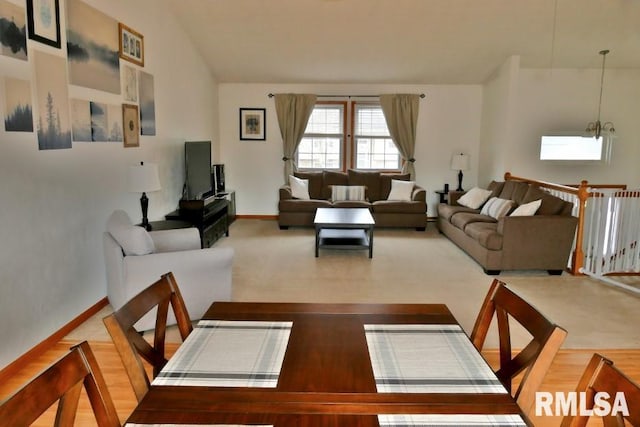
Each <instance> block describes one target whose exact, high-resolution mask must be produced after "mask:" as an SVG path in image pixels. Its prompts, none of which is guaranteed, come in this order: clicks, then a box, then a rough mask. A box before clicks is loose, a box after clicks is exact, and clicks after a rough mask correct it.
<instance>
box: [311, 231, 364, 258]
mask: <svg viewBox="0 0 640 427" xmlns="http://www.w3.org/2000/svg"><path fill="white" fill-rule="evenodd" d="M321 248H327V249H369V258H371V252H372V251H371V249H372V247H371V240H370V239H369V235H368V234H367V231H366V230H363V229H344V228H323V229H321V230H320V231H319V233H318V239H317V245H316V257H318V250H319V249H321Z"/></svg>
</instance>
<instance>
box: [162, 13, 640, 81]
mask: <svg viewBox="0 0 640 427" xmlns="http://www.w3.org/2000/svg"><path fill="white" fill-rule="evenodd" d="M162 1H165V2H167V3H168V4H169V7H170V8H171V10H172V12H173V13H174V14H175V15H176V17H177V18H178V20H179V22H180V23H181V24H182V25H183V27H184V28H185V31H186V32H187V33H188V34H189V36H190V37H191V38H192V40H193V43H194V44H195V46H196V48H197V49H198V51H199V52H200V53H201V54H202V56H203V57H204V59H205V61H206V62H207V64H208V65H209V67H210V68H211V71H212V73H213V74H214V75H215V76H216V78H217V79H218V81H220V82H256V83H258V82H259V83H397V84H402V83H416V84H417V83H420V84H465V83H469V84H475V83H482V82H483V81H485V80H486V79H487V77H489V76H490V75H491V73H492V72H493V71H494V70H495V69H496V68H497V67H498V66H500V65H501V64H502V63H503V62H504V61H505V60H506V59H507V58H508V57H509V56H511V55H519V56H520V63H521V66H522V67H524V68H549V67H552V68H600V67H601V64H602V57H601V56H600V55H599V54H598V52H599V51H600V50H602V49H610V50H611V53H610V54H609V55H608V56H607V68H635V69H640V1H639V0H162Z"/></svg>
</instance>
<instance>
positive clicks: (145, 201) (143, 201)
mask: <svg viewBox="0 0 640 427" xmlns="http://www.w3.org/2000/svg"><path fill="white" fill-rule="evenodd" d="M140 207H141V208H142V224H140V226H141V227H144V228H145V230H147V231H151V224H149V218H147V211H148V209H149V198H148V197H147V193H144V192H143V193H142V197H140Z"/></svg>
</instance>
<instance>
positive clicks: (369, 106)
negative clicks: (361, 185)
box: [296, 101, 402, 170]
mask: <svg viewBox="0 0 640 427" xmlns="http://www.w3.org/2000/svg"><path fill="white" fill-rule="evenodd" d="M349 104H351V105H350V106H349ZM349 107H350V108H349ZM349 133H351V134H353V136H351V135H349ZM347 135H349V137H351V138H352V142H351V144H350V145H349V146H348V145H347V144H346V137H347ZM296 161H297V164H298V168H299V169H307V170H308V169H333V170H344V169H345V168H346V166H347V165H349V166H350V167H353V168H356V169H364V170H366V169H372V170H400V169H401V168H402V158H401V156H400V153H399V152H398V149H397V148H396V146H395V144H394V143H393V141H392V139H391V136H390V134H389V129H388V128H387V121H386V120H385V118H384V114H383V113H382V108H381V107H380V104H376V103H362V102H355V101H349V102H346V101H326V102H318V103H316V105H315V107H314V109H313V112H312V113H311V117H310V118H309V122H308V123H307V128H306V129H305V132H304V136H303V137H302V141H301V142H300V145H299V146H298V151H297V152H296Z"/></svg>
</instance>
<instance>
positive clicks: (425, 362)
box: [364, 324, 507, 393]
mask: <svg viewBox="0 0 640 427" xmlns="http://www.w3.org/2000/svg"><path fill="white" fill-rule="evenodd" d="M364 328H365V334H366V337H367V344H368V346H369V355H370V357H371V366H372V367H373V374H374V377H375V380H376V386H377V389H378V392H380V393H506V392H507V391H506V389H505V388H504V387H503V386H502V384H501V383H500V381H499V380H498V378H497V377H496V376H495V374H494V373H493V371H492V370H491V368H490V367H489V365H487V363H486V362H485V361H484V359H483V358H482V356H481V355H480V353H479V352H478V351H477V350H476V348H475V347H474V346H473V344H472V343H471V341H470V340H469V338H468V337H467V335H466V334H465V333H464V331H463V330H462V328H461V327H460V326H459V325H397V324H396V325H364Z"/></svg>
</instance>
